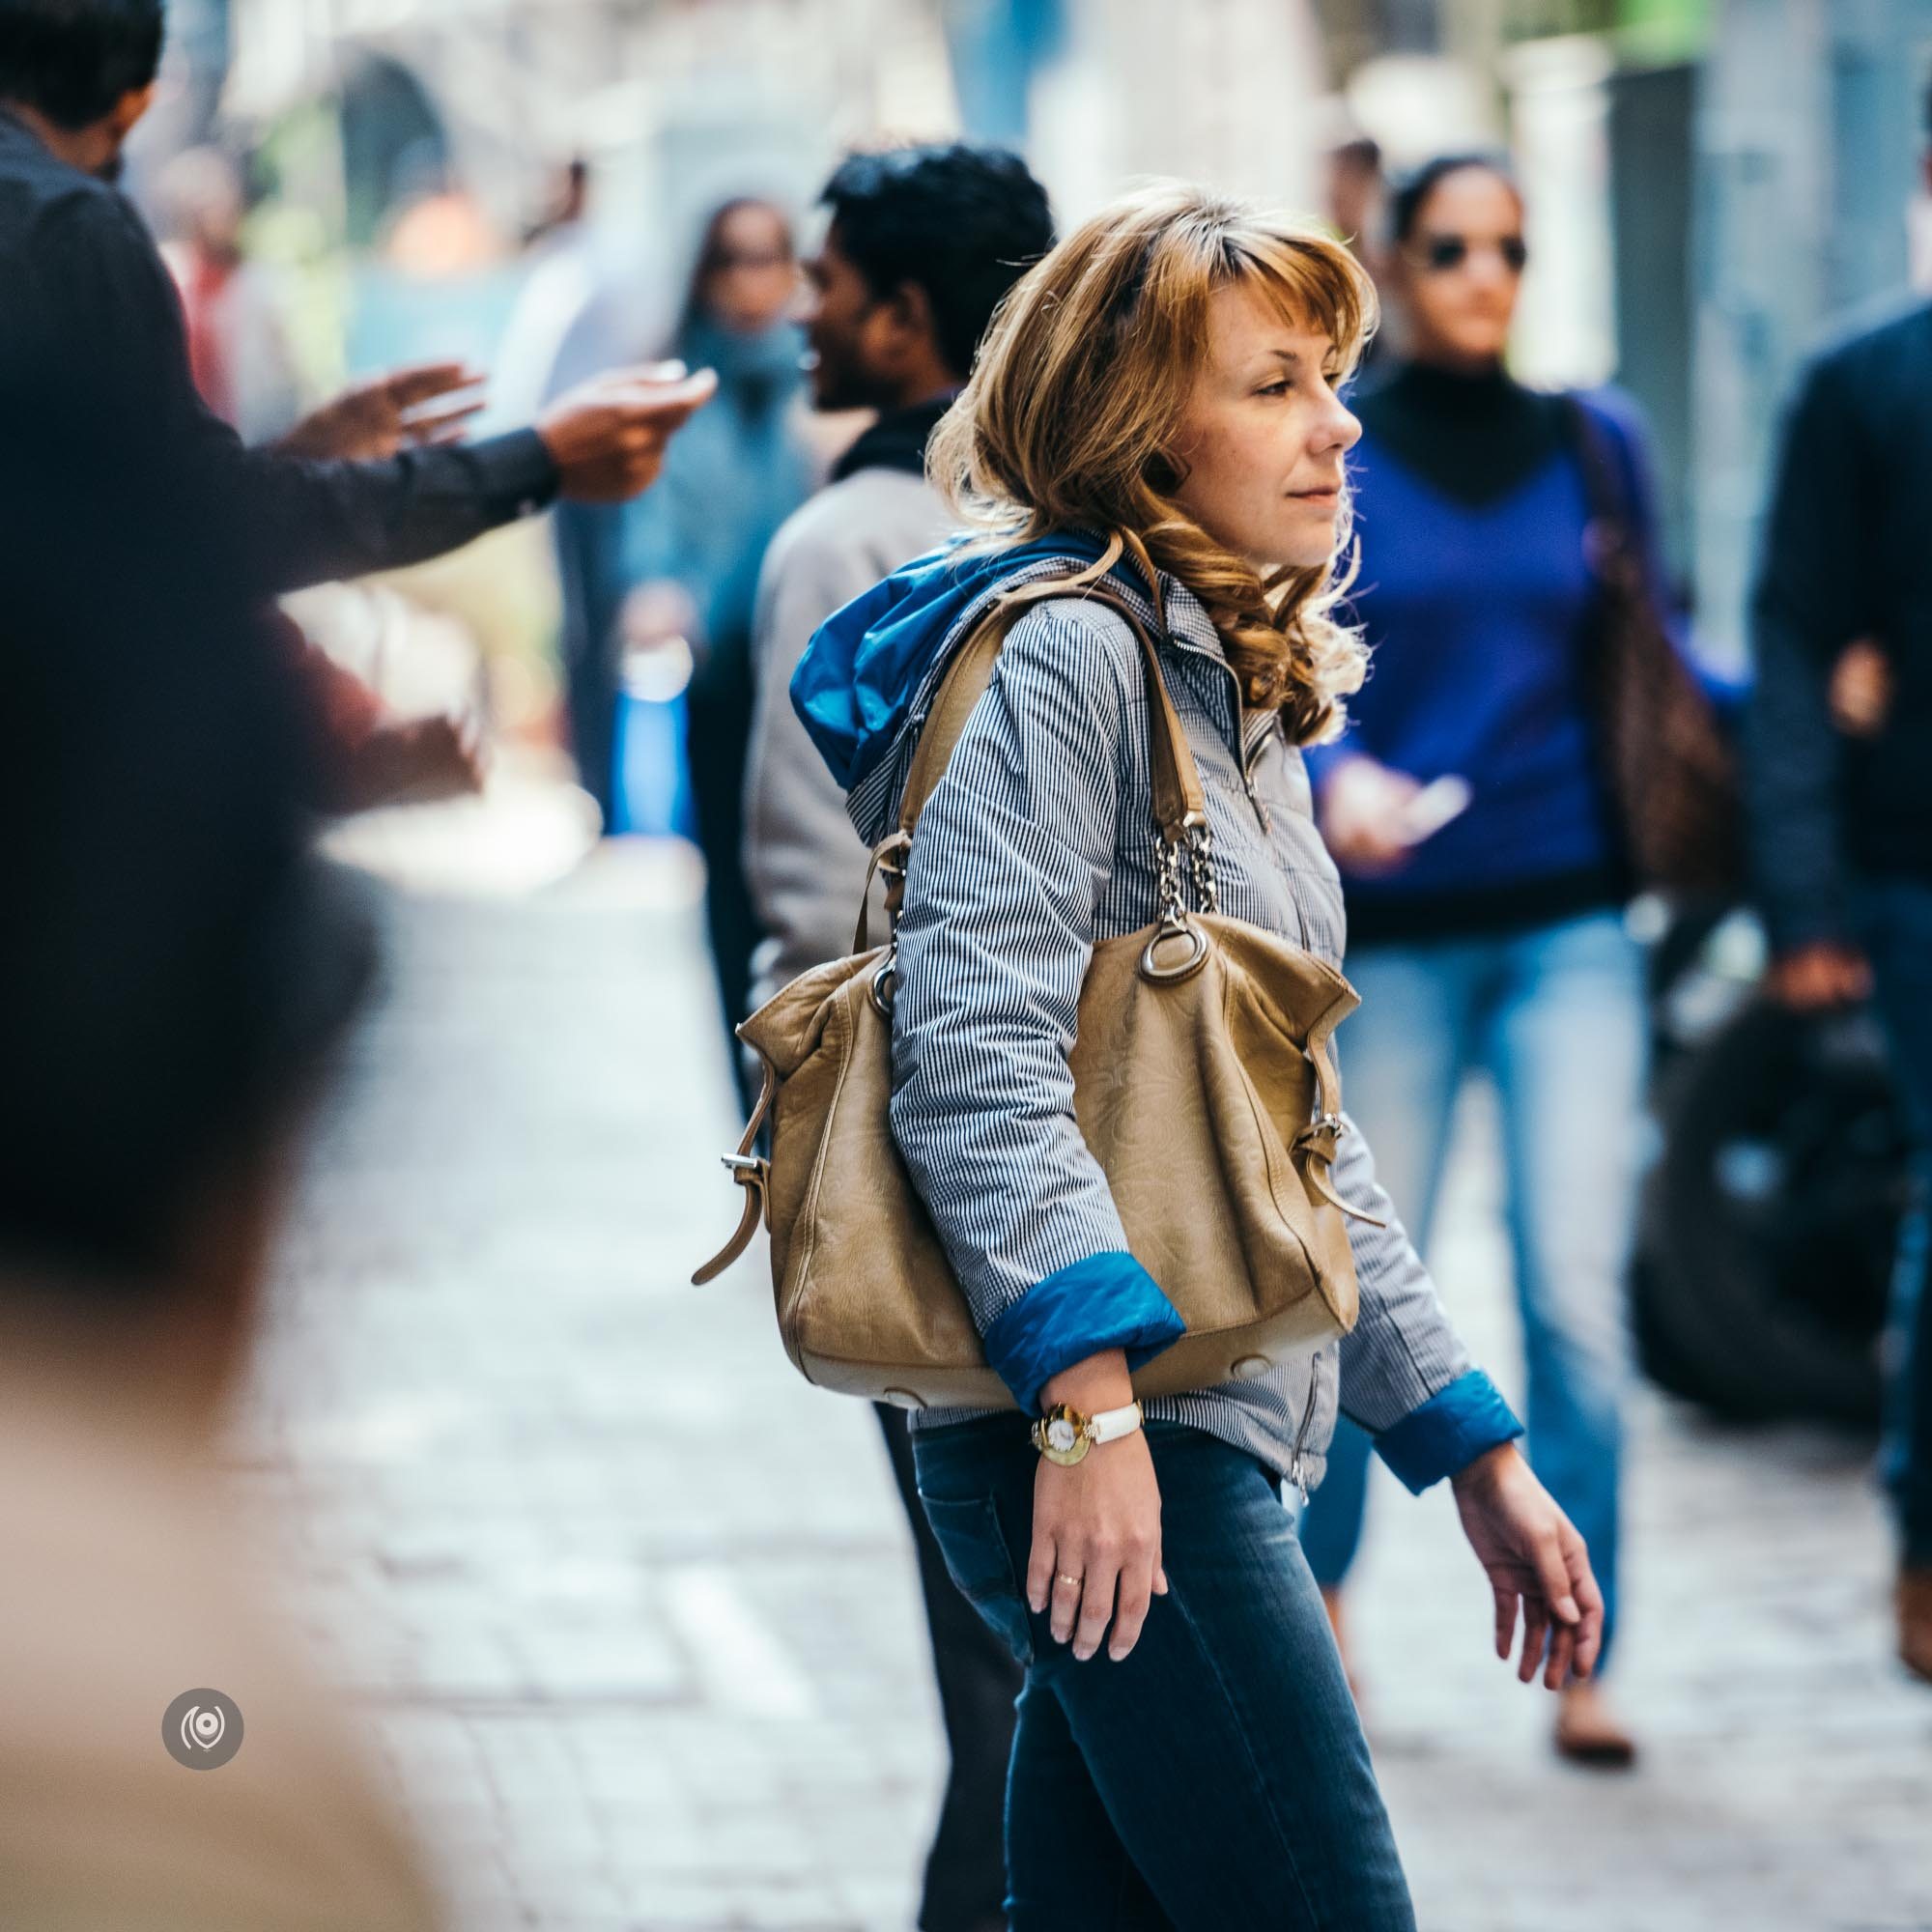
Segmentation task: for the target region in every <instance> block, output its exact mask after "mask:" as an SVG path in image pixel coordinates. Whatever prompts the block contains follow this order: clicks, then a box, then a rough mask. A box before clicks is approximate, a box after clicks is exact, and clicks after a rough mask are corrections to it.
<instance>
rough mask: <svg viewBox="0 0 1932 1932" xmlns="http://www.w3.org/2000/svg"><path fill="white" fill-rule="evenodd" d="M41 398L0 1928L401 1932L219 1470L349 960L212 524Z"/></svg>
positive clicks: (11, 1103) (27, 761)
mask: <svg viewBox="0 0 1932 1932" xmlns="http://www.w3.org/2000/svg"><path fill="white" fill-rule="evenodd" d="M50 400H51V402H52V403H53V405H54V408H53V409H52V411H51V412H49V413H48V414H47V415H46V416H43V417H40V418H35V417H34V416H33V415H32V414H31V413H30V412H24V411H18V410H14V409H11V408H10V410H9V413H8V423H9V434H8V436H7V437H6V438H5V439H4V440H0V524H4V526H5V527H6V529H7V531H8V544H7V547H6V551H5V554H4V556H3V557H0V822H4V824H5V826H6V828H7V831H6V837H5V838H4V839H0V1467H4V1468H5V1470H6V1472H7V1473H6V1480H5V1481H4V1482H0V1549H4V1550H5V1552H6V1554H5V1577H6V1580H5V1587H4V1588H0V1656H4V1658H5V1660H6V1662H5V1667H4V1669H0V1924H4V1925H6V1926H8V1927H20V1928H22V1932H25V1928H28V1927H31V1928H33V1932H298V1928H300V1932H325V1928H336V1929H337V1932H427V1928H430V1927H432V1926H434V1925H435V1924H437V1923H438V1922H439V1912H438V1909H437V1905H436V1901H435V1899H434V1897H433V1895H432V1893H431V1890H430V1888H429V1886H428V1885H427V1884H426V1882H425V1879H424V1876H423V1871H422V1868H421V1865H420V1863H419V1861H418V1858H417V1855H416V1853H415V1852H414V1850H413V1849H412V1846H411V1844H410V1842H409V1840H408V1838H407V1836H406V1835H405V1833H404V1832H403V1831H402V1829H401V1828H400V1826H399V1824H398V1822H397V1819H396V1817H395V1815H394V1812H393V1809H392V1800H391V1798H390V1796H389V1795H388V1794H386V1793H384V1790H383V1789H382V1787H381V1786H380V1785H378V1784H377V1783H376V1782H375V1781H374V1774H373V1773H372V1770H371V1768H370V1766H369V1765H368V1764H367V1763H366V1762H365V1758H364V1755H363V1750H362V1746H361V1742H360V1741H359V1740H358V1739H357V1737H356V1735H355V1727H354V1726H353V1725H352V1724H350V1723H349V1722H347V1721H345V1719H344V1717H343V1715H342V1712H341V1709H340V1699H339V1698H338V1697H332V1696H331V1695H329V1694H328V1693H327V1691H325V1690H323V1689H322V1688H321V1687H320V1686H319V1685H318V1684H317V1682H316V1681H315V1679H314V1677H313V1675H312V1671H311V1666H310V1662H309V1661H308V1660H307V1659H306V1658H305V1657H304V1656H303V1655H302V1653H301V1651H300V1650H299V1649H298V1647H297V1645H296V1643H295V1641H294V1640H293V1639H292V1637H291V1636H290V1635H289V1634H287V1633H285V1632H284V1631H283V1630H282V1629H281V1628H280V1627H279V1626H278V1623H277V1621H276V1618H275V1616H274V1614H273V1612H272V1610H271V1608H270V1605H271V1603H272V1596H273V1584H272V1582H271V1580H270V1571H269V1569H268V1562H269V1559H268V1557H267V1556H266V1554H262V1553H258V1552H257V1551H256V1550H255V1549H254V1548H252V1546H251V1540H250V1537H249V1535H248V1534H247V1532H246V1531H245V1530H244V1528H243V1527H242V1523H241V1517H240V1509H239V1505H238V1501H237V1499H236V1498H235V1497H234V1496H233V1495H232V1494H230V1493H229V1492H227V1490H226V1487H225V1485H224V1482H223V1480H222V1474H221V1460H222V1457H221V1447H220V1442H219V1435H220V1431H221V1428H222V1425H223V1423H224V1420H225V1416H226V1412H227V1408H228V1406H229V1401H230V1398H231V1396H232V1394H233V1392H234V1391H235V1389H236V1387H237V1385H238V1383H239V1381H240V1380H241V1378H242V1376H243V1375H244V1373H245V1370H246V1366H247V1359H248V1355H249V1351H250V1348H251V1345H252V1341H253V1337H254V1334H255V1331H256V1330H257V1328H258V1326H259V1323H260V1316H261V1307H262V1301H263V1294H264V1285H265V1274H266V1267H267V1256H268V1249H269V1245H270V1237H271V1236H272V1233H273V1230H274V1227H275V1224H276V1221H277V1218H278V1213H279V1208H280V1203H281V1199H282V1195H283V1191H284V1184H285V1181H286V1179H287V1176H288V1174H289V1171H290V1170H291V1168H292V1167H293V1165H294V1162H295V1158H296V1156H297V1154H298V1151H299V1143H300V1138H301V1135H300V1126H301V1122H302V1117H303V1113H304V1110H305V1107H306V1105H307V1103H308V1102H310V1101H311V1100H312V1099H313V1097H314V1096H315V1094H316V1091H317V1087H318V1083H319V1079H320V1076H321V1075H322V1073H323V1071H324V1069H325V1065H326V1063H327V1060H328V1058H329V1057H330V1053H331V1049H332V1046H333V1044H334V1042H335V1041H336V1040H337V1038H338V1037H340V1035H341V1033H342V1031H343V1029H344V1027H345V1025H346V1024H347V1022H348V1020H349V1019H350V1017H351V1015H352V1012H353V1010H354V1008H355V1004H356V1002H357V999H358V998H359V995H360V993H361V990H362V987H363V986H364V984H365V983H366V981H367V980H368V977H369V973H370V969H371V965H372V947H371V943H370V939H369V935H368V922H367V920H366V918H365V917H364V916H363V915H362V914H360V913H359V912H358V911H357V910H356V908H355V903H354V900H353V897H352V895H350V893H349V890H348V888H347V887H346V885H345V884H344V883H343V882H341V881H340V880H337V879H334V878H332V877H331V876H330V875H329V874H328V873H327V871H326V870H325V869H324V868H322V867H318V866H317V865H316V864H314V863H313V861H312V860H311V859H310V857H309V855H308V851H307V846H308V839H309V832H310V806H311V804H312V802H313V801H314V800H316V799H317V798H319V797H322V796H324V795H326V794H327V792H328V790H329V788H330V784H331V779H330V776H329V774H328V772H327V766H326V759H325V752H324V747H323V746H322V745H321V744H320V743H319V742H318V739H317V736H316V732H315V729H314V725H315V721H314V716H313V712H312V710H311V708H310V706H309V705H308V704H307V702H306V700H305V696H304V695H303V694H302V693H301V692H300V691H299V689H298V686H297V684H296V682H295V680H294V677H293V675H292V664H291V660H290V659H289V657H288V656H287V654H285V653H282V652H280V651H277V650H275V649H273V648H269V647H265V639H264V637H263V635H262V630H261V621H262V609H261V604H260V600H259V598H257V597H255V596H253V595H252V594H251V593H250V592H249V591H248V590H247V589H246V588H245V587H244V585H245V577H246V573H245V572H244V570H243V569H242V568H241V565H240V564H239V562H238V560H237V559H236V557H235V556H234V555H233V554H232V552H231V550H230V548H229V540H230V537H231V535H232V525H231V522H230V520H229V519H228V518H227V516H226V515H225V513H224V510H223V507H222V505H221V504H220V503H219V501H218V500H216V499H197V498H194V497H189V496H186V495H185V494H184V493H182V492H181V491H180V490H179V489H173V488H170V487H169V486H170V485H171V484H172V482H173V481H175V480H176V478H177V476H178V472H177V471H176V470H175V469H174V468H173V452H172V451H171V450H170V449H168V448H167V447H165V446H164V445H163V444H161V443H158V442H156V440H154V439H153V438H152V437H150V436H148V435H146V434H145V433H144V432H143V430H142V427H141V426H140V425H139V424H138V423H136V424H133V425H129V424H128V423H127V422H125V420H123V419H122V418H121V417H120V415H119V414H118V412H115V411H113V410H112V409H103V408H102V407H101V399H100V398H99V396H97V395H95V394H93V393H92V392H90V390H89V389H88V388H87V386H86V385H85V384H80V385H70V386H69V387H68V388H67V389H66V390H65V391H63V392H62V393H59V394H57V395H55V396H54V397H52V398H51V399H50ZM197 1690H214V1691H217V1692H219V1693H221V1694H222V1695H223V1696H225V1697H227V1698H229V1699H232V1700H233V1702H234V1705H235V1707H236V1708H237V1709H238V1710H239V1712H240V1717H241V1725H242V1729H241V1748H240V1750H239V1752H238V1753H237V1754H236V1755H235V1756H234V1758H233V1760H232V1762H228V1763H225V1764H222V1765H220V1766H219V1768H215V1769H203V1770H195V1769H191V1768H188V1767H186V1766H185V1765H184V1764H182V1763H179V1762H177V1761H176V1760H175V1758H174V1757H173V1756H172V1755H171V1754H170V1751H169V1749H168V1748H167V1747H166V1746H165V1745H164V1741H163V1718H164V1714H166V1713H168V1712H169V1711H170V1707H171V1706H173V1705H174V1704H175V1703H176V1701H177V1700H178V1699H181V1698H183V1697H184V1696H185V1693H188V1692H191V1691H197ZM224 1716H225V1714H224ZM174 1735H175V1736H176V1737H177V1739H178V1740H179V1731H178V1730H177V1731H176V1732H175V1733H174ZM197 1735H199V1734H197Z"/></svg>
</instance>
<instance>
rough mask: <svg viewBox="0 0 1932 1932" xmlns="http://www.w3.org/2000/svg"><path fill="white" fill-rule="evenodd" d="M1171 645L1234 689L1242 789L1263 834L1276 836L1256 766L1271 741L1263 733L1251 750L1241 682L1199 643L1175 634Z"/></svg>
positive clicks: (1170, 636) (1169, 637)
mask: <svg viewBox="0 0 1932 1932" xmlns="http://www.w3.org/2000/svg"><path fill="white" fill-rule="evenodd" d="M1167 642H1168V644H1169V646H1170V647H1171V648H1172V649H1174V650H1177V651H1184V652H1186V653H1187V655H1188V656H1189V657H1196V658H1200V659H1201V660H1202V661H1203V662H1204V663H1207V664H1210V665H1212V666H1213V667H1214V668H1215V669H1216V670H1218V671H1220V672H1221V673H1222V675H1223V676H1225V677H1226V678H1227V680H1228V682H1229V683H1230V684H1232V685H1233V686H1234V687H1235V762H1236V764H1237V765H1238V766H1239V767H1240V773H1241V789H1242V790H1243V791H1245V792H1246V793H1247V795H1248V803H1249V805H1251V806H1252V807H1253V808H1254V813H1255V818H1256V820H1257V821H1258V822H1259V824H1260V826H1261V828H1262V831H1263V833H1264V835H1266V836H1267V837H1269V838H1272V837H1273V836H1274V823H1273V820H1272V818H1271V817H1270V815H1269V812H1268V809H1267V807H1266V806H1265V805H1264V804H1263V802H1262V795H1261V793H1260V791H1259V790H1257V789H1256V786H1255V766H1256V765H1257V764H1258V763H1259V762H1260V761H1261V755H1262V753H1263V751H1264V749H1265V748H1266V745H1267V741H1268V734H1267V732H1265V731H1264V732H1262V733H1261V734H1260V735H1259V736H1258V737H1257V738H1256V739H1255V745H1254V750H1253V751H1250V750H1249V749H1248V714H1247V707H1246V704H1245V703H1244V701H1243V699H1242V697H1241V680H1240V679H1239V678H1238V677H1237V676H1236V674H1235V668H1234V666H1233V665H1231V664H1230V663H1229V662H1228V661H1227V659H1225V658H1221V657H1217V656H1215V654H1214V653H1213V652H1212V651H1204V650H1203V649H1202V648H1201V646H1200V645H1199V644H1189V643H1184V642H1182V641H1181V640H1180V639H1178V638H1176V637H1175V636H1174V634H1173V633H1172V632H1169V633H1168V634H1167Z"/></svg>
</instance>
